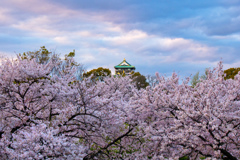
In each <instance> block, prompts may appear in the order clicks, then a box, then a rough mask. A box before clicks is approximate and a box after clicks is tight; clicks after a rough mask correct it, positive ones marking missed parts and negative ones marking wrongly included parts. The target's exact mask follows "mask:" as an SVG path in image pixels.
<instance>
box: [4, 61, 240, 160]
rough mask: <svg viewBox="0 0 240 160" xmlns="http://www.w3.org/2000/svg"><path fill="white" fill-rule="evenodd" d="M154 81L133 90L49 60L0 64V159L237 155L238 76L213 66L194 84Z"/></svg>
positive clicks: (120, 80) (126, 83) (118, 80)
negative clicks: (226, 77)
mask: <svg viewBox="0 0 240 160" xmlns="http://www.w3.org/2000/svg"><path fill="white" fill-rule="evenodd" d="M70 64H71V63H70ZM53 71H54V72H53ZM56 73H57V74H56ZM157 79H158V83H157V84H156V85H154V86H148V87H147V88H146V89H140V90H138V89H137V88H136V86H135V84H134V83H132V80H131V78H129V77H114V76H112V77H106V78H104V79H103V80H101V81H92V80H91V77H90V78H85V79H82V80H77V79H76V78H75V70H74V67H72V66H71V65H69V66H65V68H64V69H62V68H61V67H59V63H58V62H56V60H55V61H49V62H48V63H47V64H40V63H37V62H36V61H35V60H34V59H32V60H28V59H23V60H22V59H17V60H10V59H6V60H2V64H1V66H0V156H1V158H3V159H84V160H87V159H171V158H172V159H178V158H180V157H184V156H188V157H189V158H190V159H197V158H200V157H205V158H206V159H207V158H208V159H209V158H217V159H223V158H228V159H239V158H240V101H239V100H240V98H239V97H240V75H237V76H236V78H235V79H234V80H232V79H231V80H224V75H223V70H222V63H221V62H220V63H219V65H218V66H217V67H216V68H215V69H213V70H209V73H208V77H207V78H206V79H204V80H201V81H200V82H199V83H198V84H197V85H196V86H194V87H191V86H189V85H188V84H189V82H188V81H189V79H188V78H187V79H186V80H185V81H183V83H181V84H180V83H179V77H178V75H177V74H176V73H173V75H172V77H170V78H166V77H160V76H159V75H157Z"/></svg>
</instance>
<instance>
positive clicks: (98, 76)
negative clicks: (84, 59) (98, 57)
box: [83, 67, 111, 81]
mask: <svg viewBox="0 0 240 160" xmlns="http://www.w3.org/2000/svg"><path fill="white" fill-rule="evenodd" d="M110 75H111V70H110V69H108V68H103V67H99V68H97V69H92V70H91V71H88V72H86V73H83V77H90V76H92V78H91V79H92V80H94V81H95V80H100V81H102V80H103V78H104V77H106V76H110Z"/></svg>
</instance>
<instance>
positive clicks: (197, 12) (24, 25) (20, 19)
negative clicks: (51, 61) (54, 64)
mask: <svg viewBox="0 0 240 160" xmlns="http://www.w3.org/2000/svg"><path fill="white" fill-rule="evenodd" d="M239 7H240V2H239V1H235V0H221V1H218V0H212V1H201V2H200V1H199V2H198V1H192V2H189V1H185V0H183V1H171V2H166V1H164V0H153V1H144V0H132V1H128V0H122V1H108V0H91V1H77V0H69V1H64V0H51V1H50V0H42V1H38V0H31V1H29V0H3V1H2V2H1V7H0V42H2V43H0V52H6V53H7V54H10V53H11V51H12V52H13V51H16V52H17V53H21V52H23V51H29V50H30V51H31V50H38V48H39V47H40V46H43V45H45V46H46V47H47V48H49V49H55V50H56V51H57V52H60V53H63V54H66V53H68V52H70V51H72V49H75V50H76V58H77V60H78V61H79V62H81V63H84V64H85V65H87V66H88V68H93V67H100V66H106V67H109V68H110V69H112V70H113V66H114V65H117V64H119V63H120V62H121V61H122V59H123V58H126V59H127V60H128V61H129V62H130V63H132V64H133V65H135V66H136V67H137V68H138V69H140V71H141V72H145V73H155V71H156V69H157V68H158V69H159V68H160V69H159V70H160V71H161V72H167V73H169V72H171V71H173V70H178V69H181V70H183V72H184V73H190V72H194V73H195V70H197V69H199V67H198V66H195V65H201V67H202V69H203V70H204V68H206V66H213V65H214V64H216V62H217V61H219V60H220V59H221V57H222V58H223V60H225V61H226V63H227V64H229V65H231V64H238V61H239V60H240V57H239V56H238V54H239V53H238V51H239V49H240V48H239V41H240V38H239V37H240V33H239V27H238V26H239V25H240V24H239V22H240V18H239V17H240V8H239Z"/></svg>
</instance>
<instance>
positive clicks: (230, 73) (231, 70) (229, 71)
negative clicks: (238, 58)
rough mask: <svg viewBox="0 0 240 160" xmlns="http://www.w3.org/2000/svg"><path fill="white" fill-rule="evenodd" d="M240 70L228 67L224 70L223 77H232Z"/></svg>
mask: <svg viewBox="0 0 240 160" xmlns="http://www.w3.org/2000/svg"><path fill="white" fill-rule="evenodd" d="M239 71H240V68H229V69H227V70H225V71H224V74H225V77H224V79H225V80H226V79H230V78H231V79H234V77H235V76H236V75H237V74H238V72H239Z"/></svg>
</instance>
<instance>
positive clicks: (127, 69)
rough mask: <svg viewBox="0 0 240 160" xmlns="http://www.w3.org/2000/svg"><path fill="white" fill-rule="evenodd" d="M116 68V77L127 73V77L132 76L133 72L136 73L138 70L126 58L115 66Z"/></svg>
mask: <svg viewBox="0 0 240 160" xmlns="http://www.w3.org/2000/svg"><path fill="white" fill-rule="evenodd" d="M114 68H115V74H116V75H117V74H123V73H125V74H126V75H129V74H131V72H132V71H135V69H136V68H135V67H134V66H132V65H131V64H130V63H128V62H127V61H126V59H125V58H124V59H123V61H122V62H121V63H120V64H119V65H117V66H114Z"/></svg>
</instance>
